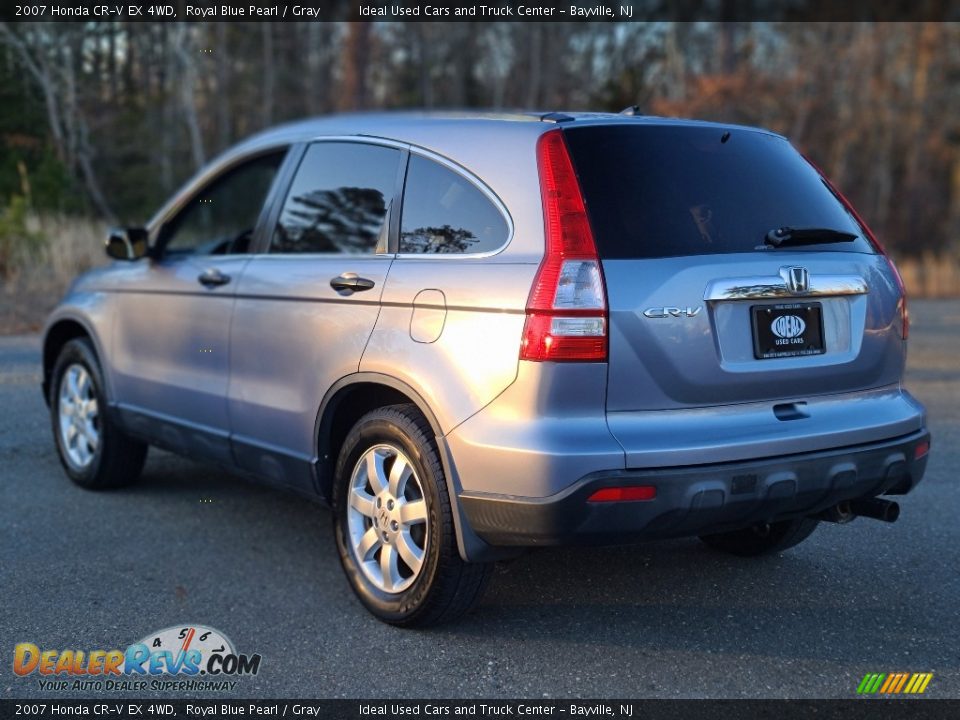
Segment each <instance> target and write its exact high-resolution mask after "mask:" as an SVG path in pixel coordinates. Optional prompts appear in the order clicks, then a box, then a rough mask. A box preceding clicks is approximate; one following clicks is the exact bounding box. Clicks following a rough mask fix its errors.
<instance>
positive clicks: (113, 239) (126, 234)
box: [106, 228, 150, 260]
mask: <svg viewBox="0 0 960 720" xmlns="http://www.w3.org/2000/svg"><path fill="white" fill-rule="evenodd" d="M147 239H148V235H147V231H146V229H144V228H113V229H112V230H111V231H110V233H109V234H108V235H107V244H106V250H107V255H108V256H109V257H112V258H113V259H114V260H139V259H140V258H142V257H143V256H145V255H146V254H147V251H148V250H149V249H150V248H149V246H148V245H147Z"/></svg>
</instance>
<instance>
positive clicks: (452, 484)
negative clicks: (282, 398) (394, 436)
mask: <svg viewBox="0 0 960 720" xmlns="http://www.w3.org/2000/svg"><path fill="white" fill-rule="evenodd" d="M408 403H409V404H413V405H414V406H416V407H417V409H418V410H419V411H420V413H421V414H422V415H423V417H424V418H425V419H426V420H427V422H428V423H429V424H430V428H431V430H432V431H433V434H434V438H435V439H436V443H437V450H438V451H439V453H440V462H441V463H442V465H443V471H444V475H445V477H446V483H447V492H448V494H449V497H450V503H451V505H452V506H453V518H454V527H455V530H456V534H457V547H458V549H459V551H460V556H461V557H462V558H463V559H464V560H466V561H468V562H470V561H477V562H482V561H487V560H493V559H498V558H499V557H500V555H501V553H499V552H497V551H496V550H495V549H494V548H492V547H491V546H490V545H488V544H487V543H485V542H484V541H483V540H481V539H480V538H479V537H478V536H477V535H476V534H475V533H474V532H473V530H472V528H471V527H470V526H469V523H468V522H467V520H466V518H465V516H464V514H463V512H462V510H461V508H460V492H461V486H460V480H459V476H458V475H457V471H456V466H455V464H454V462H453V457H452V456H451V454H450V449H449V447H448V446H447V443H446V440H445V438H444V436H443V433H442V430H441V427H440V423H439V421H438V420H437V417H436V415H435V414H434V412H433V411H432V410H431V408H430V406H429V405H428V404H427V402H426V401H425V400H424V399H423V396H422V395H421V394H420V393H419V392H417V391H416V389H414V388H413V387H411V386H410V385H408V384H407V383H405V382H403V381H402V380H398V379H397V378H394V377H391V376H389V375H384V374H382V373H373V372H358V373H354V374H352V375H348V376H346V377H343V378H341V379H340V380H338V381H337V382H335V383H334V384H333V385H332V386H331V387H330V389H329V390H328V391H327V393H326V395H325V396H324V398H323V401H322V403H321V405H320V409H319V411H318V413H317V420H316V425H315V428H314V430H315V432H314V438H315V442H316V447H315V455H314V457H316V461H315V465H314V473H315V481H316V483H317V491H318V492H319V493H320V495H321V496H322V497H323V498H324V500H326V501H327V502H330V501H331V498H332V492H331V491H332V484H333V479H334V478H333V475H334V470H335V466H336V461H337V457H338V455H339V453H340V448H341V447H342V445H343V441H344V440H345V439H346V437H347V434H348V433H349V432H350V429H351V428H352V427H353V425H354V424H355V423H356V422H357V420H359V419H360V418H361V417H362V416H363V415H365V414H366V413H368V412H370V411H371V410H375V409H377V408H380V407H386V406H388V405H401V404H408Z"/></svg>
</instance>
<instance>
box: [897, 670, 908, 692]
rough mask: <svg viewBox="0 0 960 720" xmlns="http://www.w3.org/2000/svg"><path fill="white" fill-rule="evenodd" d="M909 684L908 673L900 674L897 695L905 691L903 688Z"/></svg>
mask: <svg viewBox="0 0 960 720" xmlns="http://www.w3.org/2000/svg"><path fill="white" fill-rule="evenodd" d="M906 684H907V673H900V682H898V683H897V687H896V688H895V689H894V692H895V693H898V692H900V691H901V690H903V686H904V685H906Z"/></svg>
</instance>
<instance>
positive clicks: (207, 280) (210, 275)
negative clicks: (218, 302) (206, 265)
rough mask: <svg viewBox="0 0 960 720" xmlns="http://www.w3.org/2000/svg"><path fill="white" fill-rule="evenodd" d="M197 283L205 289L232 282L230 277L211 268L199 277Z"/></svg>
mask: <svg viewBox="0 0 960 720" xmlns="http://www.w3.org/2000/svg"><path fill="white" fill-rule="evenodd" d="M197 282H199V283H200V284H201V285H203V286H204V287H216V286H218V285H226V284H227V283H228V282H230V276H229V275H224V274H223V273H222V272H220V270H218V269H217V268H210V269H208V270H204V271H203V272H202V273H200V274H199V275H198V276H197Z"/></svg>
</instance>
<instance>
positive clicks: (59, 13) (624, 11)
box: [0, 0, 960, 22]
mask: <svg viewBox="0 0 960 720" xmlns="http://www.w3.org/2000/svg"><path fill="white" fill-rule="evenodd" d="M0 19H2V20H4V21H11V22H91V21H103V22H110V21H124V22H251V21H255V22H316V21H320V22H331V21H361V22H362V21H373V22H377V21H400V22H482V21H498V22H571V21H573V22H584V21H592V22H649V21H656V20H673V21H681V22H682V21H698V20H714V21H734V22H745V21H797V22H804V21H806V22H812V21H880V22H883V21H918V20H934V21H960V2H958V1H957V0H914V1H913V2H902V1H901V0H845V1H838V0H620V1H619V2H577V1H576V0H574V1H573V2H571V0H524V1H523V2H514V1H513V0H506V1H502V2H496V1H495V0H490V1H488V2H481V3H475V2H462V1H461V2H458V1H452V2H451V1H445V0H439V1H434V2H420V1H419V0H396V1H395V2H376V1H374V2H365V1H364V0H305V1H304V0H299V1H297V0H253V1H252V2H251V1H250V0H247V1H246V2H212V1H206V0H192V1H190V2H188V1H186V0H171V1H170V2H166V1H165V0H156V2H119V1H118V0H36V1H35V2H21V1H20V0H0Z"/></svg>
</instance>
